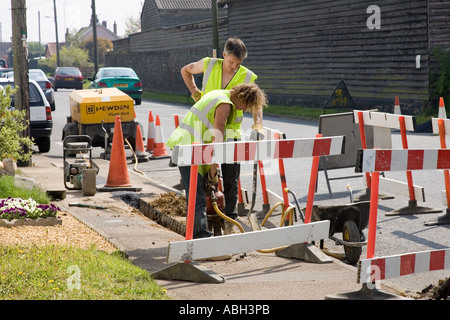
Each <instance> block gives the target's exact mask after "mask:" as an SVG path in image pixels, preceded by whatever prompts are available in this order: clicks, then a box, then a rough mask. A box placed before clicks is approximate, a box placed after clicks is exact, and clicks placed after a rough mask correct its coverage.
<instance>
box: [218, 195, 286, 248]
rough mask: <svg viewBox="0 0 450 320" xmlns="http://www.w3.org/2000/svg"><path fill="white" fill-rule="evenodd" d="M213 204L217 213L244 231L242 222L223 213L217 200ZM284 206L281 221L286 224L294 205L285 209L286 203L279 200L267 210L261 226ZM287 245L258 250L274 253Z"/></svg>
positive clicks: (281, 223) (281, 224)
mask: <svg viewBox="0 0 450 320" xmlns="http://www.w3.org/2000/svg"><path fill="white" fill-rule="evenodd" d="M212 205H213V207H214V210H215V211H216V213H217V214H218V215H219V216H220V217H222V218H223V219H225V220H226V221H228V222H231V223H232V224H234V225H235V226H237V227H238V229H239V231H241V233H244V232H245V231H244V228H242V226H241V224H240V223H239V222H237V221H236V220H234V219H231V218H230V217H228V216H226V215H225V214H223V213H222V211H220V209H219V207H218V206H217V202H216V201H213V202H212ZM280 205H281V207H282V214H281V221H280V227H282V226H283V225H284V220H285V218H286V216H287V215H288V214H289V213H290V211H292V210H293V207H289V208H288V209H287V210H286V211H285V210H284V204H283V203H282V202H278V203H277V204H275V205H274V206H273V207H272V208H271V209H270V210H269V212H267V214H266V216H265V217H264V220H263V222H262V223H261V226H263V225H264V224H265V223H266V221H267V219H269V217H270V216H271V215H272V213H273V211H274V210H275V209H276V208H277V207H278V206H280ZM289 225H292V214H291V215H290V217H289ZM286 247H287V246H282V247H277V248H272V249H261V250H256V251H257V252H260V253H273V252H276V251H278V250H281V249H284V248H286Z"/></svg>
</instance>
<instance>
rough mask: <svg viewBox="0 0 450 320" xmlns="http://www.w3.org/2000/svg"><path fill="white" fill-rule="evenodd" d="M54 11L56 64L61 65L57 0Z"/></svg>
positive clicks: (54, 0) (54, 2) (54, 3)
mask: <svg viewBox="0 0 450 320" xmlns="http://www.w3.org/2000/svg"><path fill="white" fill-rule="evenodd" d="M53 11H54V12H55V33H56V66H57V67H59V66H60V65H61V64H60V60H59V39H58V18H57V16H56V0H53Z"/></svg>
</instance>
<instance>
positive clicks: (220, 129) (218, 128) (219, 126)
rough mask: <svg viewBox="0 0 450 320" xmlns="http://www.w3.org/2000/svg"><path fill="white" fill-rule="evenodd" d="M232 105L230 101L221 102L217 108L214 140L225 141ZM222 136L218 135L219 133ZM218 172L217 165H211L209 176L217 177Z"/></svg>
mask: <svg viewBox="0 0 450 320" xmlns="http://www.w3.org/2000/svg"><path fill="white" fill-rule="evenodd" d="M230 111H231V105H230V104H228V103H221V104H219V105H218V106H217V108H216V113H215V115H214V129H215V133H214V134H215V136H214V137H213V138H212V141H213V142H223V137H224V135H225V125H226V123H227V119H228V116H229V115H230ZM218 134H220V135H221V136H220V137H218V136H217V135H218ZM216 174H217V165H216V164H213V165H211V168H210V169H209V176H210V177H211V178H213V177H215V176H216Z"/></svg>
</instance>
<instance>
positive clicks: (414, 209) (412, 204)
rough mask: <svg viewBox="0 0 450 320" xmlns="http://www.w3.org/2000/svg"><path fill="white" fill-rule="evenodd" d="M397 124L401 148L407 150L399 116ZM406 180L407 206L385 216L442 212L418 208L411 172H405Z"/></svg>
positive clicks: (402, 121) (440, 210)
mask: <svg viewBox="0 0 450 320" xmlns="http://www.w3.org/2000/svg"><path fill="white" fill-rule="evenodd" d="M399 122H400V135H401V137H402V146H403V149H408V140H407V138H406V126H405V117H403V116H400V117H399ZM406 179H407V182H408V190H409V201H408V206H407V207H403V208H400V209H396V210H392V211H390V212H387V213H386V216H395V215H412V214H422V213H437V212H442V209H433V208H428V207H421V206H418V205H417V200H416V197H415V194H414V184H413V179H412V172H411V171H406Z"/></svg>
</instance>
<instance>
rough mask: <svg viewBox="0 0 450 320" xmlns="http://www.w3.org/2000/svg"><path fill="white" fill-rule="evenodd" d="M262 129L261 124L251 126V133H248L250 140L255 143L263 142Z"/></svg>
mask: <svg viewBox="0 0 450 320" xmlns="http://www.w3.org/2000/svg"><path fill="white" fill-rule="evenodd" d="M264 137H265V135H264V127H263V125H262V124H259V123H258V124H254V125H252V132H251V133H250V140H252V141H256V140H259V141H261V140H264Z"/></svg>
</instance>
